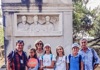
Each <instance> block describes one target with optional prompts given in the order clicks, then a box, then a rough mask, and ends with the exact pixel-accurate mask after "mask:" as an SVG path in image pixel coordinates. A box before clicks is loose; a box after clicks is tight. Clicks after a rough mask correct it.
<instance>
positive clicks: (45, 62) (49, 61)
mask: <svg viewBox="0 0 100 70" xmlns="http://www.w3.org/2000/svg"><path fill="white" fill-rule="evenodd" d="M44 50H45V53H44V54H43V55H42V56H41V57H40V62H41V63H40V64H41V67H40V68H41V69H43V70H54V63H55V61H56V59H55V56H54V55H53V54H52V53H51V46H50V45H49V44H46V45H45V46H44Z"/></svg>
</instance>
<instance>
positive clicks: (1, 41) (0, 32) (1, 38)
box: [0, 26, 4, 46]
mask: <svg viewBox="0 0 100 70" xmlns="http://www.w3.org/2000/svg"><path fill="white" fill-rule="evenodd" d="M1 45H4V31H3V27H1V26H0V46H1Z"/></svg>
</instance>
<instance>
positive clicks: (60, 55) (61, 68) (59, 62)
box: [55, 46, 67, 70]
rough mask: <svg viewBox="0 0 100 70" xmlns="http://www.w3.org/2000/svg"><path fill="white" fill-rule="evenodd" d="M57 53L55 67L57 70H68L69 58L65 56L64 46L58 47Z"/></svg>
mask: <svg viewBox="0 0 100 70" xmlns="http://www.w3.org/2000/svg"><path fill="white" fill-rule="evenodd" d="M56 53H57V57H56V66H55V70H66V66H67V58H66V56H65V54H64V49H63V47H62V46H58V47H57V48H56Z"/></svg>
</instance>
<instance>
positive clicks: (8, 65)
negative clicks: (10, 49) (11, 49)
mask: <svg viewBox="0 0 100 70" xmlns="http://www.w3.org/2000/svg"><path fill="white" fill-rule="evenodd" d="M7 70H11V67H10V61H9V59H8V58H7Z"/></svg>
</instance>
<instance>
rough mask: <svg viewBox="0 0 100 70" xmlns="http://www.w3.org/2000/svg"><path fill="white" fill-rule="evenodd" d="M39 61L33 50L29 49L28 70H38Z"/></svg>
mask: <svg viewBox="0 0 100 70" xmlns="http://www.w3.org/2000/svg"><path fill="white" fill-rule="evenodd" d="M38 64H39V60H38V58H37V55H36V50H35V49H34V48H32V49H30V54H29V58H28V62H27V66H28V70H38Z"/></svg>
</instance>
